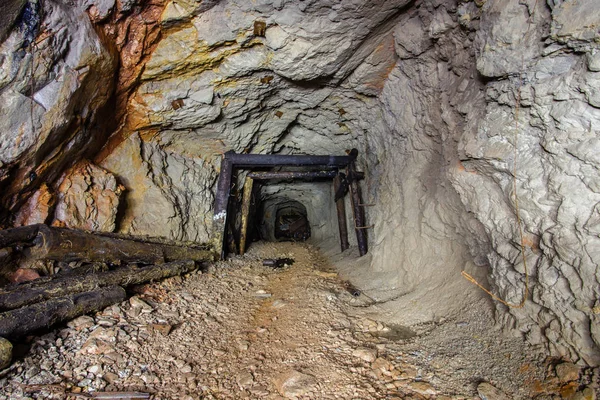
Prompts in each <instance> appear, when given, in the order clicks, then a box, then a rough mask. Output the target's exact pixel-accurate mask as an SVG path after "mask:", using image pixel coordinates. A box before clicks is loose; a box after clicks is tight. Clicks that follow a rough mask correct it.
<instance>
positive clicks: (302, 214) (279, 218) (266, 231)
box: [256, 196, 311, 242]
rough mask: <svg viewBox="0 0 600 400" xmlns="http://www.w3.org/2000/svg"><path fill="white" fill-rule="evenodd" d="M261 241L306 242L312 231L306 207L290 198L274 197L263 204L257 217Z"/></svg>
mask: <svg viewBox="0 0 600 400" xmlns="http://www.w3.org/2000/svg"><path fill="white" fill-rule="evenodd" d="M256 225H257V226H258V237H259V239H261V240H266V241H271V242H279V241H306V240H308V239H309V238H310V234H311V229H310V222H309V220H308V213H307V210H306V207H305V206H304V205H303V204H302V203H300V202H299V201H297V200H292V199H290V198H288V197H285V196H281V197H273V198H269V199H267V200H266V201H264V202H262V203H261V204H260V207H259V211H258V213H257V216H256Z"/></svg>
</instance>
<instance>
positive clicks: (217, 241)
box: [212, 153, 233, 260]
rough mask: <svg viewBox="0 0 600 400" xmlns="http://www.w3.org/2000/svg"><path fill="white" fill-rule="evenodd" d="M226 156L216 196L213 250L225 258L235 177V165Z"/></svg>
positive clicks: (217, 255)
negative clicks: (228, 210) (232, 184)
mask: <svg viewBox="0 0 600 400" xmlns="http://www.w3.org/2000/svg"><path fill="white" fill-rule="evenodd" d="M227 156H228V153H226V154H225V157H223V160H222V161H221V172H220V173H219V181H218V182H217V194H216V196H215V213H214V216H213V226H212V232H213V237H212V240H213V248H214V251H215V253H216V257H217V258H219V259H221V260H223V259H224V258H225V248H226V247H225V235H226V234H227V230H226V229H227V209H228V208H229V195H230V193H231V180H232V177H233V163H232V162H231V160H230V159H229V158H228V157H227Z"/></svg>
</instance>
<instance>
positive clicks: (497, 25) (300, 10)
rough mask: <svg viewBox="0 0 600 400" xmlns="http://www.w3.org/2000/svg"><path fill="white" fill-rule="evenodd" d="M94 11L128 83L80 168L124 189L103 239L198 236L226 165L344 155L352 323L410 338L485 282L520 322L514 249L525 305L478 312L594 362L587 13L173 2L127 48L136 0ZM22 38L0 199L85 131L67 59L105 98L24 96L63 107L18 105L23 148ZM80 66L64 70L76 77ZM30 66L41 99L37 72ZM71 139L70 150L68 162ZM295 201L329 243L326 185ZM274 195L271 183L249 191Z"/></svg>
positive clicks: (595, 98) (596, 309)
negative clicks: (353, 216)
mask: <svg viewBox="0 0 600 400" xmlns="http://www.w3.org/2000/svg"><path fill="white" fill-rule="evenodd" d="M45 3H46V4H49V5H48V6H47V7H50V8H51V9H52V10H55V11H54V12H55V13H56V12H58V11H56V10H62V8H60V7H58V6H54V5H53V2H51V1H47V2H45ZM97 3H98V4H94V6H93V7H90V4H91V3H90V2H85V4H86V5H85V7H84V8H86V9H89V12H90V15H91V16H92V19H94V20H95V21H97V22H98V23H101V24H106V25H104V27H105V28H110V24H112V23H113V22H110V21H112V20H110V18H116V20H118V21H120V22H119V24H121V25H119V26H120V28H119V29H117V30H116V31H115V32H117V34H116V35H115V36H114V37H117V38H120V39H118V40H117V42H118V43H120V45H119V46H121V47H120V50H121V59H122V63H123V67H124V68H127V67H126V66H125V61H124V60H125V59H124V58H123V57H124V54H125V55H126V53H123V51H124V49H127V48H131V49H133V50H132V51H133V52H132V53H131V54H132V58H131V60H132V63H131V65H132V66H134V67H131V68H130V69H131V71H130V73H129V75H127V73H126V72H123V69H122V70H121V72H119V74H120V76H121V77H124V76H125V75H127V76H126V77H124V78H122V79H121V78H120V79H121V80H120V82H126V83H121V85H122V86H124V87H126V88H127V89H126V90H123V89H122V88H120V89H118V91H119V90H120V91H121V93H126V94H127V95H126V96H124V95H123V96H121V97H120V99H121V100H119V101H120V103H119V104H120V107H121V106H122V108H119V110H118V112H117V113H118V114H120V113H124V114H125V115H126V117H125V119H124V120H123V121H122V122H123V123H122V125H121V127H120V129H119V130H118V133H117V134H116V135H114V136H113V139H111V141H110V143H109V144H108V145H107V146H106V147H105V149H104V151H103V152H102V153H101V154H99V155H98V157H97V158H96V160H95V161H96V163H97V164H98V165H100V166H101V167H103V168H105V169H106V170H108V171H110V172H111V173H113V174H115V176H116V177H117V179H118V181H119V182H121V183H123V185H124V186H125V187H126V189H127V193H126V200H125V201H126V207H125V209H124V214H123V219H122V221H118V225H119V227H120V229H121V230H122V231H124V232H131V233H138V234H154V235H163V236H167V237H170V238H175V239H186V240H198V241H204V240H207V238H208V235H209V229H210V220H211V212H212V211H211V208H212V201H213V196H214V191H215V181H216V177H217V174H218V165H219V161H220V155H221V154H222V153H224V152H225V151H227V150H235V151H237V152H242V151H246V152H252V153H271V152H278V153H284V154H287V153H312V154H319V153H320V154H343V151H344V150H345V149H349V148H352V147H356V148H358V149H359V150H360V158H359V164H360V166H361V168H363V169H364V170H365V171H366V173H367V174H366V175H367V179H366V180H365V182H364V185H363V189H364V191H365V195H364V197H365V202H366V203H374V206H373V207H370V208H368V209H367V211H368V221H369V224H373V225H374V228H373V229H372V230H370V231H369V236H370V237H369V238H370V243H371V251H370V256H369V257H367V258H364V259H362V260H361V261H360V262H358V263H354V264H348V262H347V260H344V262H343V264H344V265H346V266H349V265H352V266H353V267H354V268H353V269H350V268H345V269H344V271H345V274H346V276H347V277H349V278H351V279H352V280H353V281H354V282H355V283H356V284H357V285H359V286H360V287H361V289H363V290H364V291H365V293H367V294H369V296H371V297H372V298H373V299H375V300H376V301H378V302H384V301H386V300H389V301H387V302H386V303H385V304H378V306H377V307H372V308H370V309H369V311H368V312H371V313H372V315H373V316H377V317H379V318H385V319H387V320H388V321H400V320H402V322H403V323H404V324H412V323H418V322H425V321H429V320H438V319H439V318H441V317H442V316H444V315H446V314H448V313H451V312H453V311H456V310H460V309H461V308H463V307H466V306H468V304H469V303H470V302H473V301H482V300H481V299H482V298H481V297H480V296H479V292H478V289H476V288H475V287H474V286H471V285H470V284H469V283H468V282H467V281H466V280H464V279H463V278H462V277H461V276H460V271H461V270H466V271H468V272H469V273H470V274H472V275H473V276H475V278H476V279H478V280H480V281H481V282H482V283H484V284H485V283H486V282H485V281H486V277H487V281H488V282H487V283H488V284H489V286H490V288H491V291H492V292H494V293H497V294H498V296H499V297H501V298H503V299H505V300H506V301H507V302H508V303H510V304H513V305H519V303H520V302H521V299H522V296H523V294H524V292H525V290H524V289H525V275H526V273H525V268H524V262H523V258H522V256H521V242H522V243H523V244H524V247H525V259H526V261H527V265H528V267H529V268H528V271H527V275H528V281H529V282H528V283H529V287H530V291H529V296H528V299H527V302H526V303H525V305H524V307H523V308H507V307H506V306H504V305H502V304H500V303H497V311H498V312H497V314H496V317H497V319H498V321H499V322H502V323H503V324H504V326H506V327H507V328H509V329H514V331H515V332H520V333H521V334H523V335H524V337H525V338H526V339H527V340H528V341H530V342H531V343H533V344H544V345H546V346H547V347H548V348H549V349H550V350H551V351H552V352H553V354H556V355H560V356H563V357H566V358H570V359H571V360H572V361H575V362H579V363H588V364H593V365H598V364H599V363H600V351H599V345H600V328H599V326H600V325H599V323H600V321H599V319H600V316H599V315H600V303H599V300H598V298H599V295H600V293H599V289H598V288H599V287H600V285H598V283H599V282H598V271H597V265H599V264H600V242H599V234H600V229H599V228H598V224H599V223H600V214H599V212H600V211H599V210H600V207H599V206H598V204H600V198H599V196H600V195H599V193H600V189H599V188H600V186H599V183H598V179H597V170H598V168H599V167H600V159H599V158H598V157H597V156H596V153H598V151H597V150H598V148H597V147H598V143H599V142H598V139H597V137H596V136H597V135H598V131H599V130H600V128H599V127H598V125H599V123H600V110H599V107H600V94H599V93H600V92H599V91H598V85H599V83H600V77H599V76H598V74H600V45H599V38H600V34H599V32H598V29H597V26H598V24H599V22H600V21H598V15H600V13H599V11H600V10H599V7H600V6H599V5H598V2H597V1H595V0H579V1H577V2H574V1H565V2H562V1H548V2H543V1H535V0H526V1H521V2H506V1H501V0H488V1H476V2H466V1H454V0H435V1H433V0H431V1H429V0H423V1H412V2H411V1H406V0H397V1H369V2H366V1H363V2H361V1H354V2H342V3H335V4H333V3H332V2H329V1H327V0H320V1H303V2H292V1H277V0H275V1H270V0H264V1H261V2H256V3H254V2H252V3H249V2H246V1H242V0H222V1H206V2H195V1H177V2H174V1H171V2H168V3H167V4H166V5H165V7H164V9H162V8H160V7H162V2H156V3H153V5H152V7H153V8H152V10H149V11H147V12H148V13H149V14H148V15H149V18H148V21H149V22H148V24H149V25H148V29H147V30H146V31H144V29H142V28H141V25H140V24H137V25H134V27H136V28H135V29H134V31H135V32H134V33H132V34H131V36H128V35H125V34H124V32H127V29H126V28H125V27H126V26H129V25H127V22H126V21H127V15H128V14H127V13H128V12H129V11H127V10H128V8H127V7H130V8H131V7H133V9H135V6H131V5H132V4H136V2H116V3H117V5H116V6H115V5H114V4H113V3H114V2H110V1H105V2H97ZM125 5H128V6H127V7H126V6H125ZM114 7H117V8H116V11H115V8H114ZM119 7H122V8H123V9H124V10H126V11H125V12H122V10H121V11H119V9H118V8H119ZM111 9H112V10H113V11H110V10H111ZM77 10H79V11H77ZM159 10H162V11H161V12H160V16H158V14H159V12H158V11H159ZM80 11H81V9H79V8H74V9H72V10H69V11H68V12H67V11H62V12H63V13H67V15H73V14H74V13H77V12H80ZM111 12H112V13H113V14H110V13H111ZM114 13H116V14H114ZM142 14H143V13H142ZM142 14H139V13H138V14H135V15H137V16H140V15H142ZM48 15H54V14H52V13H49V14H48ZM111 15H112V16H111ZM116 15H120V16H121V17H122V19H120V18H121V17H116ZM46 18H50V17H46ZM50 20H54V19H50ZM65 20H68V18H66V19H65ZM157 20H158V24H159V27H160V29H159V28H158V27H157ZM256 21H259V22H264V23H265V25H266V31H265V34H264V37H263V36H261V35H255V34H254V23H255V22H256ZM90 26H91V25H90V24H89V21H86V20H85V19H83V18H79V19H77V20H76V21H75V22H74V23H72V24H70V25H69V26H68V28H67V30H68V29H71V30H73V29H81V30H82V31H81V32H83V33H85V34H86V35H87V34H89V35H91V33H90V30H89V29H88V28H89V27H90ZM84 28H85V29H84ZM109 30H110V29H109ZM159 31H160V34H159V33H157V32H159ZM69 32H70V31H69ZM119 32H121V33H119ZM144 32H146V33H147V34H144ZM259 33H260V32H259ZM81 35H82V34H81V33H80V34H79V36H75V35H73V36H68V35H66V36H64V37H65V39H64V40H63V41H62V42H60V43H63V44H65V43H70V46H69V47H68V50H65V51H67V52H68V51H74V50H71V49H77V48H78V47H77V46H76V45H75V44H76V43H84V44H89V43H99V42H98V40H97V38H95V37H93V39H91V40H86V41H83V42H78V38H80V37H82V36H81ZM84 36H85V35H84ZM61 37H63V36H61ZM38 40H39V39H38ZM25 42H26V41H25V33H24V32H22V31H13V33H11V35H10V36H9V38H8V39H7V40H6V41H5V42H4V43H3V44H2V51H3V52H5V53H6V52H7V51H8V50H6V49H12V50H11V51H12V53H10V54H13V55H12V56H10V57H7V58H5V60H4V61H3V68H2V71H3V72H4V75H3V76H8V75H7V72H6V71H20V72H19V74H17V73H16V72H15V74H13V75H14V76H12V75H11V76H12V78H10V79H9V81H10V82H12V83H11V85H13V86H10V88H8V89H4V90H2V92H1V93H0V96H2V101H3V104H8V105H10V106H11V107H12V108H11V109H10V110H7V111H8V112H10V115H11V118H9V119H8V120H4V121H0V129H2V130H3V131H10V132H11V133H12V135H8V136H6V137H7V138H12V139H10V140H12V142H11V141H10V140H8V139H6V140H5V139H0V160H1V161H2V163H3V164H2V167H1V168H0V180H1V182H2V183H1V184H2V185H3V187H4V186H6V185H8V184H7V183H6V182H8V180H9V177H10V178H11V182H13V183H11V185H12V186H10V190H9V191H8V192H6V193H11V194H15V193H20V192H19V190H21V189H22V188H23V187H31V188H32V189H33V188H37V187H39V185H40V181H39V180H36V178H37V176H40V175H42V174H41V173H37V175H36V176H34V179H29V177H28V174H29V171H30V170H31V169H32V168H31V167H32V166H33V165H35V167H36V168H37V167H39V166H40V165H42V166H44V167H43V170H44V171H52V173H53V174H54V175H56V176H59V175H60V173H62V170H63V168H62V166H61V165H62V164H61V163H57V162H55V161H54V160H55V159H54V158H48V157H46V158H45V154H46V153H44V152H43V151H42V150H43V149H46V148H47V146H50V145H49V144H47V145H45V146H42V144H43V143H44V141H45V140H46V138H48V137H50V136H51V137H52V138H56V137H57V135H58V134H54V133H53V134H52V135H50V134H49V132H55V131H56V132H65V129H66V128H65V126H68V125H69V124H68V123H67V122H65V121H73V120H74V117H73V115H74V110H77V111H80V112H82V113H84V114H85V113H87V114H85V115H83V118H84V119H89V115H91V114H90V113H93V112H95V111H94V110H96V109H97V108H98V107H99V106H100V105H101V104H102V103H103V99H104V98H105V97H103V96H101V95H100V92H102V93H104V89H106V90H108V88H110V84H108V83H107V81H104V80H103V79H104V77H105V76H106V74H105V72H109V71H110V68H109V65H110V62H109V60H110V56H109V55H108V52H107V51H106V50H102V49H103V47H102V46H101V45H100V44H99V46H98V47H97V48H96V49H100V50H98V51H96V52H95V53H94V52H92V53H85V54H92V55H90V58H89V59H91V60H95V61H94V62H95V63H93V62H92V61H89V62H88V64H90V65H92V66H91V67H90V68H91V70H93V69H94V68H99V70H102V71H104V72H103V73H100V75H98V73H96V75H95V77H97V76H100V77H101V78H100V80H99V82H105V83H106V84H105V85H98V86H97V87H98V88H99V89H98V90H99V91H100V92H93V91H92V93H98V94H96V95H94V96H96V97H94V96H92V97H91V98H90V97H88V98H87V100H86V101H88V102H87V103H85V104H87V105H88V106H87V107H84V106H82V107H75V106H74V105H73V104H74V103H73V102H77V101H80V99H83V97H79V96H78V95H76V96H72V95H71V94H72V93H74V92H73V91H70V92H69V91H64V90H62V89H61V88H62V87H64V88H71V87H72V86H66V85H67V84H66V83H64V81H61V82H60V85H63V86H60V85H59V83H52V84H53V85H58V86H56V88H55V86H48V87H47V88H46V86H44V87H45V89H44V90H42V91H41V94H37V95H36V96H37V97H35V96H34V98H39V99H41V100H40V101H38V103H40V104H42V105H44V107H46V105H45V104H46V103H47V102H46V103H44V102H43V101H42V100H43V99H49V98H50V97H52V96H51V95H56V94H57V93H59V94H61V93H69V96H70V97H68V100H69V102H67V103H68V104H63V103H64V102H63V103H61V102H58V103H57V104H59V105H60V107H59V108H56V107H55V108H48V107H46V108H47V109H48V110H50V111H44V110H43V109H42V108H41V106H38V105H37V104H36V105H34V107H33V113H34V118H33V120H34V121H40V122H39V124H41V125H40V127H38V128H37V129H36V132H37V133H36V134H35V135H32V134H25V135H24V136H23V137H22V138H21V139H20V141H16V137H17V136H15V135H16V133H17V132H19V127H20V126H23V127H24V128H23V132H25V133H27V132H28V131H29V132H30V131H31V127H29V128H27V126H28V125H27V124H30V122H28V121H30V120H31V119H30V118H29V117H28V115H27V114H26V113H23V112H19V110H23V109H29V106H30V103H29V100H28V99H27V97H26V93H27V85H28V83H27V82H28V80H27V79H26V76H27V75H26V71H27V68H28V64H27V63H28V61H27V60H28V58H27V57H25V58H24V59H23V61H20V64H18V63H17V61H14V60H16V58H15V56H14V54H16V49H18V48H19V46H22V44H23V43H25ZM125 43H130V46H131V47H127V46H128V45H127V44H125ZM38 46H40V45H38ZM119 46H117V47H119ZM40 47H41V46H40ZM54 48H61V47H60V46H54V47H53V49H54ZM38 52H40V53H41V51H40V50H39V49H38ZM6 54H8V53H6ZM61 54H62V53H61ZM68 54H71V53H68ZM11 57H12V58H11ZM65 57H66V56H65ZM55 58H56V57H55ZM72 58H73V57H68V58H66V59H68V60H72ZM75 58H76V57H75ZM11 60H13V61H11ZM11 63H12V64H11ZM15 63H17V64H15ZM82 63H83V62H81V63H79V64H80V67H78V68H76V67H71V68H72V70H77V71H85V70H86V69H85V68H82V67H81V65H87V64H85V63H83V64H82ZM10 65H20V69H14V68H13V69H11V67H10ZM57 65H61V64H60V63H59V64H57ZM101 66H105V67H106V68H105V67H102V68H100V67H101ZM39 68H42V67H41V66H40V67H39ZM39 68H38V69H39ZM38 69H36V79H35V82H37V85H39V86H42V85H41V83H40V82H44V79H42V78H41V77H42V76H46V77H47V76H49V74H48V71H45V72H43V73H42V72H41V70H40V71H39V72H38ZM38 74H39V75H40V77H38ZM65 76H67V77H68V76H70V75H68V74H67V75H65ZM86 76H88V75H86ZM2 79H5V80H6V79H8V78H1V79H0V82H4V81H2ZM45 79H47V78H45ZM96 79H97V78H96ZM138 79H139V84H138V83H137V82H138ZM57 82H58V81H57ZM77 82H80V81H77ZM83 82H87V81H86V79H85V78H83ZM74 84H75V83H74ZM80 84H82V85H83V87H85V88H88V86H86V85H84V84H83V83H81V82H80ZM4 86H6V85H4ZM59 86H60V87H59ZM53 88H54V89H53ZM65 90H66V89H65ZM84 92H85V90H81V93H82V94H83V93H84ZM24 93H25V94H24ZM77 93H78V92H77ZM87 94H88V96H89V93H87ZM61 96H62V94H61ZM60 98H63V97H60ZM63 99H64V98H63ZM122 99H129V100H128V101H127V102H126V101H125V100H122ZM65 101H66V100H65ZM125 103H126V105H125ZM48 104H50V103H48ZM57 107H58V106H57ZM59 109H60V112H59V111H52V110H59ZM64 110H68V111H64ZM123 110H125V111H123ZM51 111H52V112H51ZM13 114H14V115H13ZM77 121H79V120H77ZM44 124H46V125H44ZM86 126H89V125H86ZM40 132H41V133H40ZM70 132H71V131H70ZM2 137H3V138H5V136H2ZM77 138H78V136H75V139H73V141H74V143H75V144H76V146H74V147H69V148H78V149H80V148H82V147H85V146H82V145H81V143H82V142H81V141H78V140H77ZM53 140H55V139H53ZM50 143H55V142H54V141H52V142H50ZM61 143H62V142H61ZM515 146H516V151H515ZM36 149H37V150H39V149H42V150H39V151H38V152H37V153H36ZM40 151H41V153H40ZM42 153H43V154H42ZM52 154H54V153H52ZM56 154H59V156H58V158H61V157H63V156H65V157H66V156H67V155H72V154H73V153H69V152H66V153H64V152H60V151H58V153H56ZM33 155H36V157H33ZM44 160H45V161H44ZM49 160H52V161H51V162H50V161H49ZM15 165H16V166H18V168H16V169H9V167H10V166H15ZM38 169H39V168H38ZM14 171H17V172H14ZM36 171H37V170H36ZM515 172H516V194H517V196H518V199H519V205H520V207H519V211H520V212H519V213H518V214H517V210H516V207H515V201H514V194H515V186H514V184H513V179H514V176H515ZM48 174H50V172H48ZM30 181H33V184H31V183H29V182H30ZM310 190H311V191H313V192H312V195H311V199H313V200H315V201H314V202H313V200H311V202H312V203H311V202H308V203H311V204H305V205H306V206H307V211H308V212H309V214H310V213H312V215H313V216H310V219H312V220H315V221H319V223H320V224H321V226H319V227H318V228H317V229H315V232H317V235H316V236H315V237H317V238H331V239H336V238H337V232H336V226H335V220H334V219H333V218H331V216H333V215H335V211H334V210H333V208H332V206H333V205H332V204H331V203H332V202H331V201H330V198H331V193H330V192H328V191H330V190H331V189H330V187H329V186H327V185H323V186H322V187H317V186H314V187H312V188H311V189H310ZM285 191H289V190H288V188H286V187H285V186H284V185H279V186H275V187H272V188H271V189H270V192H269V193H271V194H278V193H281V194H283V192H285ZM291 192H292V193H294V192H293V191H291ZM304 193H308V189H306V190H305V192H304ZM296 194H298V195H299V197H302V196H300V195H302V193H299V192H296ZM5 196H6V197H5V203H6V202H7V200H6V199H9V197H8V195H5ZM316 199H323V200H324V202H327V203H329V204H328V205H324V206H323V207H319V206H318V203H319V202H318V201H316ZM11 201H12V200H10V201H8V203H10V202H11ZM518 218H520V219H521V221H522V228H523V240H522V239H521V235H520V229H519V224H518ZM321 221H331V223H322V222H321ZM342 268H343V267H342Z"/></svg>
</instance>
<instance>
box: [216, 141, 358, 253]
mask: <svg viewBox="0 0 600 400" xmlns="http://www.w3.org/2000/svg"><path fill="white" fill-rule="evenodd" d="M346 153H347V155H344V156H335V155H282V154H236V153H234V152H228V153H225V155H224V157H223V159H222V162H221V170H220V173H219V179H218V182H217V195H216V197H215V205H214V217H213V246H214V248H215V253H216V254H217V255H218V256H220V258H221V259H224V258H225V257H226V255H227V254H228V253H237V254H244V252H245V251H246V248H247V247H248V245H249V244H250V242H251V241H252V240H255V239H256V238H259V239H263V240H267V241H284V240H292V241H306V240H308V239H309V238H312V239H321V240H324V239H327V238H331V237H333V236H335V234H336V232H337V235H338V240H339V243H340V247H341V250H342V252H343V251H344V250H346V249H348V248H349V241H348V226H349V224H348V221H347V214H346V211H345V203H346V201H345V199H346V198H349V200H350V201H349V202H350V203H351V205H352V207H351V208H352V213H351V214H350V215H351V216H352V222H351V224H352V225H350V226H353V228H354V229H353V230H354V232H355V233H356V242H357V245H358V249H359V255H360V256H363V255H365V254H366V253H367V251H368V244H367V234H366V229H367V228H368V226H366V223H365V210H364V207H365V204H363V201H362V196H361V192H360V186H359V181H360V180H362V179H364V173H362V172H359V171H357V170H356V164H355V163H356V158H357V155H358V150H356V149H352V150H347V151H346ZM269 182H270V183H271V184H269ZM298 182H301V183H298ZM307 185H308V186H307ZM263 188H264V189H263ZM334 210H335V211H334ZM336 214H337V215H336ZM336 218H337V229H336V228H335V227H334V226H335V225H336V224H335V223H333V224H331V223H329V222H330V221H334V220H335V219H336ZM256 219H258V221H255V220H256ZM309 221H313V226H311V223H310V222H309ZM314 221H318V224H317V225H316V226H318V227H319V229H313V227H315V225H314V224H315V222H314Z"/></svg>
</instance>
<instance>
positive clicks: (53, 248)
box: [0, 225, 213, 264]
mask: <svg viewBox="0 0 600 400" xmlns="http://www.w3.org/2000/svg"><path fill="white" fill-rule="evenodd" d="M17 229H19V230H21V229H22V230H24V233H22V234H18V235H17V234H15V232H10V231H13V230H17ZM31 229H32V227H22V228H14V229H8V230H6V231H0V244H2V243H5V242H10V241H12V242H13V244H14V238H15V237H16V236H19V237H26V238H27V239H29V241H30V243H29V245H30V247H26V248H25V249H24V250H23V253H24V255H25V256H26V257H29V258H31V259H48V260H57V261H63V262H70V261H87V262H106V263H116V264H118V263H121V262H125V263H144V264H160V263H163V262H165V261H179V260H194V261H209V260H212V259H213V253H212V252H211V251H209V250H204V249H199V248H194V247H189V246H176V245H169V244H160V243H157V242H152V241H150V242H146V241H144V240H143V239H139V238H126V237H123V236H116V235H115V236H111V235H110V234H95V233H90V232H85V231H81V230H76V229H68V228H56V227H50V226H46V225H35V229H36V231H37V232H36V234H35V235H32V234H31V232H30V230H31ZM7 232H8V233H9V235H7ZM3 239H4V240H3ZM9 245H10V244H9ZM5 247H6V246H5Z"/></svg>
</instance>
